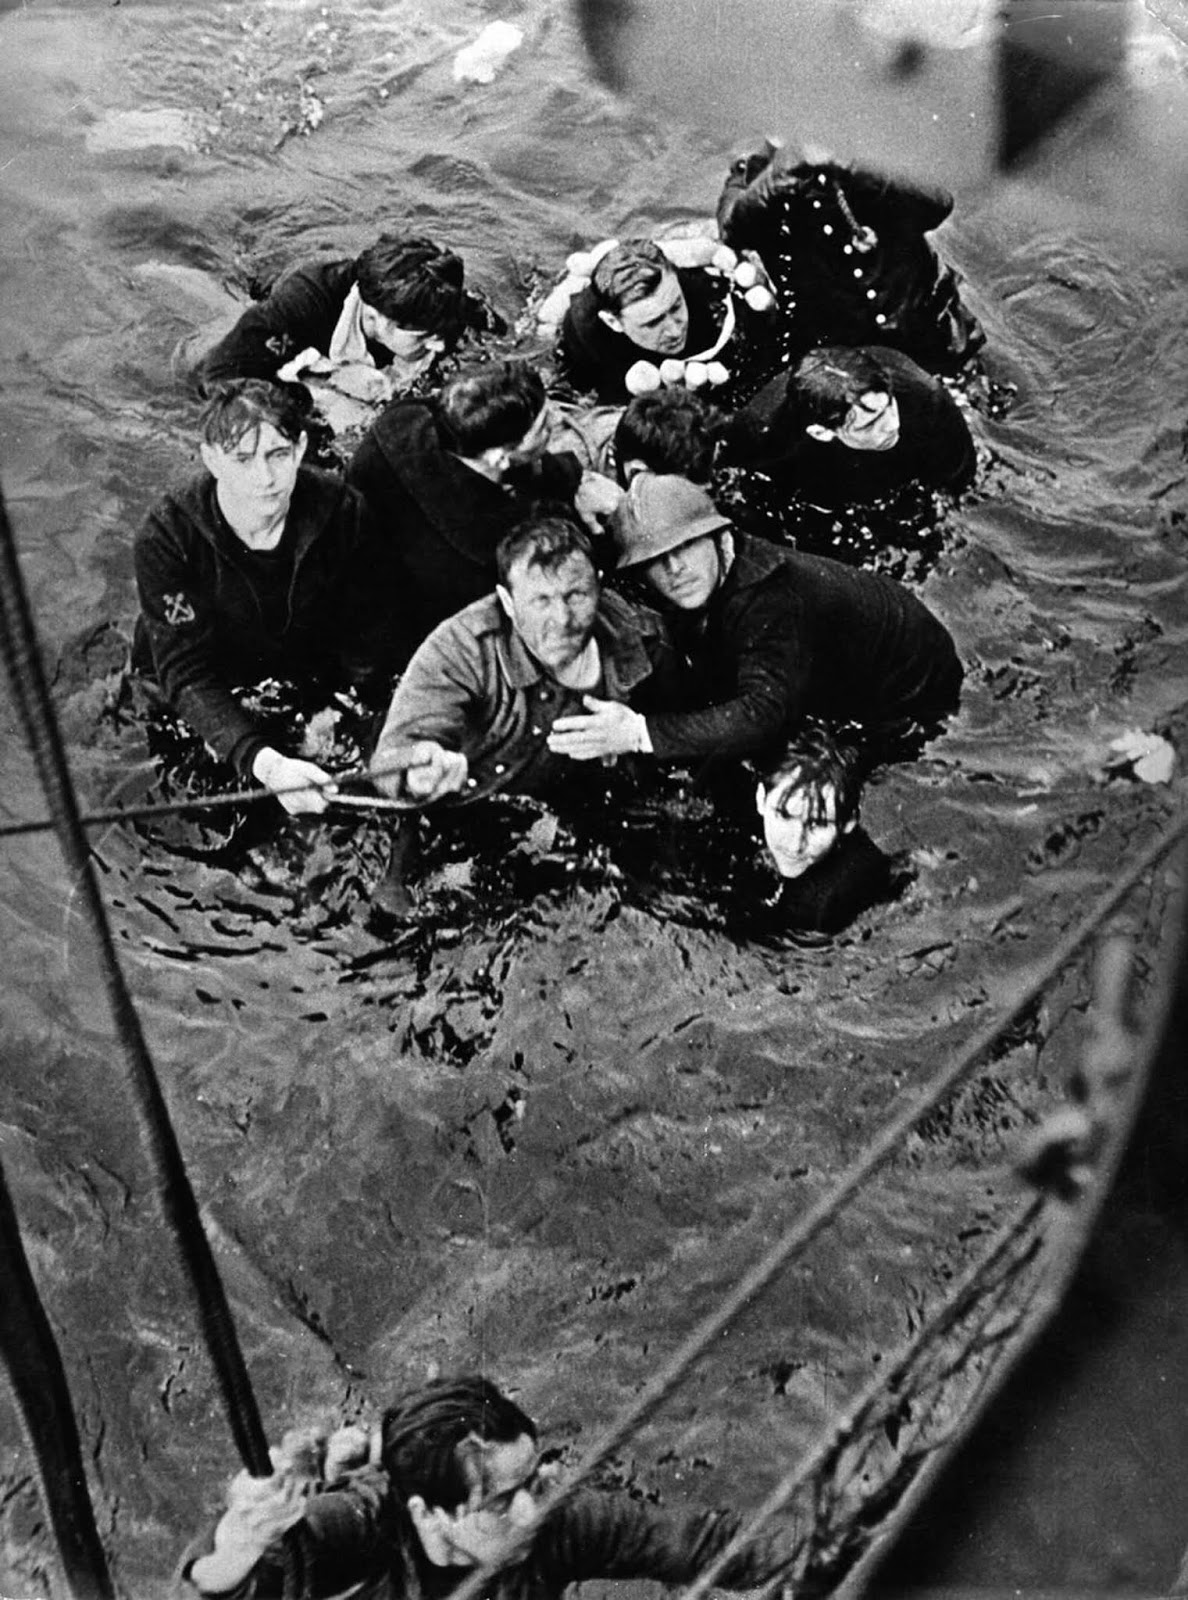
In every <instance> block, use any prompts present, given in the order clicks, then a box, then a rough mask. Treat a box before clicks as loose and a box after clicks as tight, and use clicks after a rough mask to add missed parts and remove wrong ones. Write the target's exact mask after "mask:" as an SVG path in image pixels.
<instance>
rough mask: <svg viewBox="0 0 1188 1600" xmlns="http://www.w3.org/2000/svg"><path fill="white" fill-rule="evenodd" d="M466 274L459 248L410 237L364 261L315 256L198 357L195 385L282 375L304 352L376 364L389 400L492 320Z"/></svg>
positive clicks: (388, 239)
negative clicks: (466, 280) (467, 334)
mask: <svg viewBox="0 0 1188 1600" xmlns="http://www.w3.org/2000/svg"><path fill="white" fill-rule="evenodd" d="M464 278H465V269H464V267H463V264H462V260H461V258H460V257H459V256H456V255H455V254H454V253H453V251H451V250H446V249H443V248H442V247H441V246H440V245H437V244H434V242H433V241H432V240H431V239H424V238H418V237H415V236H413V237H405V236H403V235H400V234H383V235H381V237H380V238H379V239H377V240H376V241H375V243H374V244H372V245H370V246H369V247H368V248H367V249H366V250H364V251H363V253H362V255H360V256H357V257H355V258H347V259H345V260H333V261H315V262H305V263H303V264H301V265H299V266H296V267H292V268H290V269H289V270H288V271H287V272H285V273H283V274H282V275H281V277H280V278H278V279H277V281H276V283H275V284H274V285H273V287H272V289H271V290H270V291H269V292H268V294H266V295H265V296H264V298H263V299H262V300H258V301H256V302H255V304H253V305H251V306H249V308H248V309H247V310H246V311H245V312H244V313H243V315H242V316H241V317H240V318H239V320H238V321H237V322H236V323H235V326H234V327H233V328H232V329H231V330H230V332H228V333H227V334H225V335H224V336H223V337H222V338H221V339H220V340H219V341H218V343H217V344H215V345H214V346H213V347H212V348H210V349H208V350H207V351H206V353H205V354H204V355H201V356H200V357H198V358H197V359H196V360H194V358H193V357H191V358H190V360H191V363H192V364H191V374H192V377H193V381H194V383H195V384H196V386H197V387H198V388H199V390H200V391H201V392H202V393H204V394H205V393H208V392H209V391H210V390H211V389H212V387H213V386H214V385H216V384H218V383H221V382H224V381H226V380H227V379H230V378H275V377H276V376H277V375H278V373H279V372H280V370H281V368H282V367H284V366H286V364H287V363H289V362H291V361H293V360H294V359H295V358H298V357H302V356H305V357H322V358H325V360H326V361H328V362H329V363H331V364H333V365H334V366H337V367H352V368H356V369H364V368H367V369H370V370H371V372H372V373H373V375H374V376H375V378H376V380H377V382H378V381H379V380H380V378H381V377H382V379H383V391H384V398H387V397H388V396H390V395H391V394H392V393H393V392H394V390H395V389H396V388H407V387H408V385H409V384H410V383H411V382H412V381H413V380H414V379H415V378H416V377H419V376H420V375H421V374H422V373H423V372H425V371H426V370H427V369H428V368H429V367H430V366H431V365H432V363H433V362H434V361H435V360H436V359H437V357H438V356H440V355H441V354H442V352H443V351H447V350H452V349H453V347H454V345H455V344H456V343H457V342H458V339H459V338H460V336H461V334H462V333H463V331H464V330H465V329H466V328H467V327H474V328H480V329H481V328H484V327H489V326H491V325H492V318H491V314H490V313H489V312H488V310H487V308H486V307H485V306H484V305H483V303H482V302H481V301H480V300H478V299H477V297H476V296H474V295H472V294H469V293H468V292H467V291H466V289H465V288H464V287H463V284H464ZM377 397H378V391H377V394H376V395H372V396H371V398H377Z"/></svg>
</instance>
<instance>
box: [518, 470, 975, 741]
mask: <svg viewBox="0 0 1188 1600" xmlns="http://www.w3.org/2000/svg"><path fill="white" fill-rule="evenodd" d="M611 534H612V537H613V538H614V541H615V544H616V546H617V549H618V552H619V556H618V570H619V571H620V572H624V573H628V574H631V575H632V576H634V577H638V578H640V579H642V581H643V583H644V585H645V586H646V587H647V589H648V590H649V591H650V593H651V595H652V596H654V597H655V599H656V600H657V601H658V602H659V603H660V606H661V608H662V609H663V611H664V613H665V614H666V616H667V618H668V620H669V622H670V625H671V629H672V634H673V638H674V641H675V644H676V646H677V649H678V652H679V653H680V654H681V655H682V656H683V658H684V661H685V664H686V668H687V674H686V679H685V686H684V688H683V691H682V698H683V703H684V705H685V706H687V707H689V709H672V710H665V711H659V712H648V713H647V714H646V715H645V714H643V713H641V712H640V711H637V710H635V709H633V708H632V707H630V706H628V705H625V704H622V703H616V702H612V701H604V700H601V699H600V698H599V697H598V696H597V695H593V694H587V695H586V696H585V697H584V698H585V711H584V712H579V713H576V714H567V715H565V716H563V717H560V718H558V720H557V722H556V723H555V724H554V727H553V730H552V733H551V734H550V736H549V743H550V746H551V747H552V749H553V750H554V751H555V752H556V753H557V754H559V755H566V756H571V757H573V758H574V759H576V760H594V759H600V758H603V757H606V756H610V755H614V754H616V753H617V752H621V751H627V750H631V751H645V752H650V753H652V754H653V755H655V756H657V757H659V758H661V759H686V760H687V759H689V758H697V757H703V758H711V757H712V758H720V757H738V758H743V757H750V758H756V759H759V760H763V759H765V758H768V757H770V756H772V755H773V754H774V753H775V752H776V751H778V749H779V748H780V746H781V744H782V743H783V742H784V741H786V740H787V739H788V738H790V737H791V736H793V735H794V734H795V732H796V731H797V729H798V728H799V727H800V726H801V725H802V724H803V723H804V722H805V720H806V719H807V718H810V717H811V718H816V719H819V720H822V721H827V722H853V723H858V724H859V725H861V726H862V728H863V729H864V730H865V740H864V742H865V743H866V745H867V746H868V748H870V749H871V750H874V749H883V748H888V747H890V746H891V745H892V744H893V743H894V742H895V741H897V740H898V739H900V738H901V737H902V736H905V735H910V731H911V726H912V725H913V724H920V725H925V724H930V723H933V722H936V721H937V720H938V719H940V718H943V717H944V716H946V715H947V714H948V713H949V712H951V711H953V710H954V709H955V708H956V705H957V701H958V697H959V693H960V687H961V678H962V669H961V663H960V662H959V661H958V659H957V653H956V650H955V649H954V647H953V641H952V639H951V638H950V637H949V634H948V632H947V630H946V629H945V628H944V627H943V625H942V624H941V623H940V622H939V621H938V620H937V618H936V617H934V616H933V615H932V613H931V612H930V611H929V610H928V608H927V607H926V606H925V605H923V604H922V602H921V601H919V600H917V599H916V597H915V596H914V595H912V594H910V593H909V592H908V590H906V589H905V588H903V586H902V585H900V584H898V583H895V582H893V581H892V580H891V579H890V578H884V577H881V576H879V575H877V574H874V573H866V572H856V571H854V570H853V569H851V568H850V567H846V566H843V565H842V564H841V563H840V562H836V561H830V560H828V559H826V558H825V557H821V556H809V555H802V554H801V553H799V552H798V551H794V550H784V549H780V548H778V547H777V546H775V545H770V544H768V543H766V542H765V541H764V540H761V539H754V538H751V537H749V536H748V535H746V534H742V533H739V532H738V531H737V530H736V529H735V528H734V527H733V525H732V523H731V521H730V519H729V518H728V517H726V516H724V515H723V514H722V513H721V512H719V511H718V509H717V507H716V506H715V505H714V503H713V501H712V500H711V499H710V497H709V495H708V494H707V493H706V491H705V490H704V489H702V488H700V487H698V486H697V485H696V484H692V483H690V482H688V480H687V479H684V478H680V477H676V476H672V475H663V474H656V473H650V472H641V473H639V474H637V476H636V477H635V478H633V479H632V482H631V484H630V486H629V488H628V490H627V492H626V494H625V495H624V497H623V500H622V502H621V503H620V505H619V507H618V509H617V511H616V512H615V514H614V516H613V517H612V519H611Z"/></svg>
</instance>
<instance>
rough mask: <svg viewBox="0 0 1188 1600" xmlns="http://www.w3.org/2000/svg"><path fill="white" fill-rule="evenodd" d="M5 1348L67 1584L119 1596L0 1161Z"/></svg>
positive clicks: (96, 1598) (86, 1599) (86, 1595)
mask: <svg viewBox="0 0 1188 1600" xmlns="http://www.w3.org/2000/svg"><path fill="white" fill-rule="evenodd" d="M0 1283H2V1284H3V1286H4V1292H3V1294H0V1349H2V1350H3V1352H4V1361H5V1365H6V1366H7V1368H8V1375H9V1379H10V1381H11V1383H12V1390H13V1394H14V1396H15V1398H16V1403H17V1409H18V1411H19V1412H20V1416H21V1421H22V1423H23V1424H24V1429H25V1435H26V1437H27V1439H28V1440H29V1444H30V1446H31V1448H32V1451H33V1457H34V1460H35V1461H36V1462H37V1471H38V1478H39V1480H40V1483H41V1494H42V1500H43V1501H44V1503H45V1508H46V1512H47V1513H48V1517H49V1524H50V1528H51V1529H52V1531H53V1535H54V1539H55V1540H56V1542H57V1546H58V1554H59V1556H60V1558H61V1562H62V1570H63V1572H64V1574H65V1577H66V1583H67V1587H68V1588H69V1589H70V1592H71V1594H73V1595H75V1596H77V1600H114V1596H115V1588H114V1586H113V1584H112V1580H111V1573H110V1571H109V1570H108V1565H107V1556H106V1554H105V1552H104V1549H103V1545H102V1542H101V1541H100V1538H99V1530H98V1529H97V1528H96V1526H95V1510H94V1507H93V1506H92V1505H91V1497H90V1495H89V1494H88V1493H87V1474H86V1469H85V1468H84V1466H83V1456H82V1446H81V1444H80V1442H79V1437H78V1424H77V1423H76V1422H75V1419H74V1407H73V1405H72V1403H71V1399H70V1386H69V1384H68V1383H67V1381H66V1372H65V1369H64V1368H63V1366H62V1357H61V1355H60V1353H59V1351H58V1344H57V1340H56V1339H55V1338H54V1330H53V1328H52V1327H51V1326H50V1322H49V1318H48V1317H47V1316H46V1314H45V1308H44V1307H43V1305H42V1303H41V1299H40V1297H39V1296H38V1293H37V1285H36V1284H35V1283H34V1281H33V1274H32V1273H31V1272H30V1270H29V1261H28V1257H27V1256H26V1255H25V1249H24V1246H23V1244H22V1243H21V1230H20V1225H19V1223H18V1221H17V1215H16V1210H15V1208H14V1206H13V1203H12V1196H11V1195H10V1194H9V1192H8V1185H7V1183H6V1182H5V1178H4V1169H3V1167H0Z"/></svg>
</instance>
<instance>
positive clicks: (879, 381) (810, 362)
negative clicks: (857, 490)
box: [772, 345, 891, 432]
mask: <svg viewBox="0 0 1188 1600" xmlns="http://www.w3.org/2000/svg"><path fill="white" fill-rule="evenodd" d="M890 393H891V378H890V374H889V373H888V372H887V369H886V367H884V366H883V364H882V362H881V361H880V360H879V359H878V357H877V356H874V355H872V354H871V352H870V351H869V350H863V349H861V348H857V349H849V348H847V347H846V346H844V345H821V346H820V347H819V348H818V349H816V350H810V351H809V353H808V354H807V355H806V356H803V357H802V358H801V360H800V362H799V363H798V365H797V367H796V370H795V371H794V372H793V374H792V378H791V381H790V382H789V384H788V391H787V395H786V397H785V400H784V403H783V405H782V406H781V407H780V409H779V411H778V412H777V413H776V416H775V417H774V418H773V419H772V420H773V422H774V423H775V424H776V425H777V426H783V425H785V424H787V425H788V426H789V427H790V428H792V429H794V430H797V431H800V432H803V430H804V429H805V428H807V427H808V426H809V425H810V423H816V424H817V425H818V426H819V427H822V428H839V427H840V426H841V425H842V423H843V422H844V421H845V420H846V413H847V412H848V411H849V409H850V407H851V406H852V405H855V404H856V403H857V402H858V401H859V400H860V399H861V398H862V396H863V395H864V394H890Z"/></svg>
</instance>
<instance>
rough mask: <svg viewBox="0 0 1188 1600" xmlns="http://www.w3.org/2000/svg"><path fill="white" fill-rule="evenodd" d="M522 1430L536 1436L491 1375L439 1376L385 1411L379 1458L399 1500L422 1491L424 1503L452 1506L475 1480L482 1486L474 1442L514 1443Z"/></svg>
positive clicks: (529, 1420)
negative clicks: (468, 1443) (491, 1379)
mask: <svg viewBox="0 0 1188 1600" xmlns="http://www.w3.org/2000/svg"><path fill="white" fill-rule="evenodd" d="M524 1434H528V1436H529V1437H530V1438H532V1439H535V1438H536V1424H535V1423H534V1422H533V1421H532V1418H531V1417H529V1416H527V1415H526V1414H525V1413H524V1412H523V1411H521V1410H520V1408H519V1406H518V1405H516V1404H515V1402H514V1401H512V1400H509V1399H508V1398H507V1396H506V1395H505V1394H503V1393H501V1392H500V1390H498V1389H497V1388H496V1387H495V1385H494V1384H493V1383H491V1382H490V1380H489V1379H487V1378H480V1377H478V1376H476V1375H473V1374H467V1375H465V1376H462V1377H457V1378H439V1379H438V1380H437V1381H436V1382H435V1383H427V1384H426V1385H425V1387H424V1388H423V1389H413V1390H411V1391H410V1392H409V1393H408V1394H405V1395H402V1396H401V1397H400V1399H399V1400H397V1401H396V1402H395V1403H394V1404H393V1405H390V1406H389V1407H388V1409H387V1410H386V1411H385V1412H384V1416H383V1422H382V1425H381V1446H380V1459H381V1460H382V1462H383V1466H384V1470H385V1472H386V1473H387V1474H388V1479H389V1481H390V1483H391V1485H392V1492H393V1494H394V1495H395V1497H396V1499H397V1500H398V1501H399V1502H400V1503H401V1504H402V1505H403V1504H405V1503H406V1502H407V1501H408V1500H409V1499H410V1498H411V1497H412V1496H413V1495H420V1497H421V1499H422V1500H424V1501H425V1503H426V1505H429V1506H440V1507H442V1509H443V1510H446V1511H452V1510H454V1509H455V1508H456V1507H457V1506H461V1505H465V1504H466V1502H467V1501H468V1500H469V1498H470V1494H471V1491H472V1489H473V1488H474V1487H475V1486H476V1484H477V1485H479V1486H480V1487H482V1488H483V1489H484V1490H485V1489H486V1481H485V1476H484V1472H483V1453H482V1451H481V1450H479V1449H477V1448H475V1446H474V1443H473V1441H474V1440H481V1441H482V1442H483V1443H484V1444H512V1443H514V1441H515V1440H516V1439H519V1438H521V1437H522V1436H523V1435H524ZM467 1441H471V1443H470V1445H469V1447H468V1445H467Z"/></svg>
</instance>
